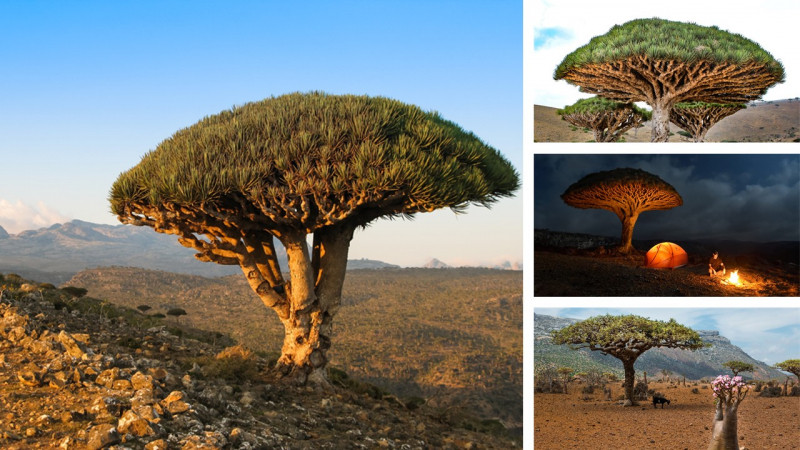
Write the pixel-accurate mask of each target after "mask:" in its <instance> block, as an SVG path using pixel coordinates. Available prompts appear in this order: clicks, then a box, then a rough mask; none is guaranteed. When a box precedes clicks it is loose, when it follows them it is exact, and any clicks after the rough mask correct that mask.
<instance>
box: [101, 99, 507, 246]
mask: <svg viewBox="0 0 800 450" xmlns="http://www.w3.org/2000/svg"><path fill="white" fill-rule="evenodd" d="M517 187H518V175H517V174H516V172H515V170H514V169H513V167H512V166H511V165H510V163H509V162H508V161H507V160H505V159H504V158H503V157H502V156H501V155H500V153H499V152H498V151H497V150H495V149H493V148H491V147H489V146H488V145H486V144H485V143H483V142H482V141H481V140H480V139H478V138H477V137H476V136H474V135H473V134H472V133H469V132H466V131H464V130H462V129H461V128H460V127H459V126H458V125H456V124H454V123H453V122H449V121H447V120H445V119H443V118H441V117H440V116H439V115H438V114H436V113H430V112H424V111H422V110H421V109H419V108H418V107H416V106H411V105H406V104H403V103H401V102H398V101H395V100H391V99H387V98H381V97H375V98H372V97H366V96H350V95H344V96H334V95H327V94H323V93H317V92H315V93H310V94H300V93H296V94H289V95H284V96H280V97H275V98H269V99H266V100H263V101H260V102H254V103H248V104H246V105H244V106H241V107H237V108H234V109H232V110H229V111H223V112H221V113H220V114H217V115H214V116H210V117H206V118H205V119H203V120H201V121H200V122H198V123H197V124H195V125H193V126H191V127H188V128H186V129H183V130H180V131H178V132H177V133H175V135H174V136H172V137H171V138H169V139H167V140H165V141H164V142H162V143H161V144H160V145H159V146H158V147H157V148H156V149H155V150H154V151H151V152H149V153H148V154H146V155H145V156H144V158H143V159H142V161H141V162H140V163H139V164H138V165H137V166H135V167H134V168H132V169H131V170H129V171H127V172H125V173H123V174H121V175H120V177H119V178H118V180H117V181H116V182H115V183H114V185H113V187H112V189H111V195H110V201H111V205H112V211H113V212H114V213H116V214H117V215H120V216H124V215H128V214H129V213H133V212H135V211H136V210H137V209H139V208H137V206H141V207H143V208H145V209H146V208H148V207H157V206H160V205H164V204H179V205H192V206H195V207H201V208H203V209H207V208H213V209H236V210H241V211H242V212H244V213H245V214H246V215H248V217H249V218H250V219H251V220H252V221H253V222H255V223H259V225H261V226H264V227H266V228H267V229H270V228H273V227H281V226H289V227H292V228H296V227H301V228H304V229H306V230H307V231H308V232H312V231H313V230H314V229H317V228H319V227H321V226H324V225H327V224H331V223H335V222H338V221H342V220H345V219H347V218H352V217H354V216H356V215H358V214H359V213H362V212H369V211H370V210H376V209H378V208H381V209H383V210H384V212H385V213H386V214H388V215H394V214H406V215H409V214H414V213H416V212H421V211H430V210H433V209H436V208H440V207H451V208H454V209H456V210H460V209H462V208H464V207H466V206H467V205H469V204H470V203H478V204H481V205H488V204H491V203H493V202H495V201H496V200H497V199H499V198H501V197H504V196H510V195H511V194H512V192H513V191H514V190H515V189H516V188H517ZM256 216H263V217H256ZM374 216H375V215H374V214H372V215H370V214H367V215H366V216H364V219H365V220H366V221H367V222H368V221H369V220H372V219H374V218H375V217H374Z"/></svg>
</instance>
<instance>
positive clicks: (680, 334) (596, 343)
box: [552, 315, 706, 356]
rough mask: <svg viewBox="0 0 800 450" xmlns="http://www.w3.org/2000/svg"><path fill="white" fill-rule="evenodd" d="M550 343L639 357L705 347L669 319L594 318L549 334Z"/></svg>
mask: <svg viewBox="0 0 800 450" xmlns="http://www.w3.org/2000/svg"><path fill="white" fill-rule="evenodd" d="M552 336H553V343H554V344H557V345H560V344H568V345H570V346H571V347H572V348H589V349H591V350H596V351H601V352H603V353H607V354H611V355H614V356H618V355H620V354H623V353H627V352H630V353H632V354H641V353H642V352H644V351H646V350H648V349H650V348H653V347H668V348H681V349H689V350H696V349H700V348H703V347H705V346H706V344H705V343H704V342H703V340H702V339H701V338H700V335H699V334H698V333H697V332H696V331H694V330H692V329H691V328H688V327H686V326H684V325H681V324H679V323H677V322H676V321H675V319H670V320H669V322H664V321H660V320H651V319H647V318H644V317H640V316H635V315H625V316H612V315H604V316H595V317H591V318H589V319H586V320H583V321H580V322H577V323H574V324H572V325H569V326H567V327H564V328H562V329H560V330H558V331H555V332H553V333H552Z"/></svg>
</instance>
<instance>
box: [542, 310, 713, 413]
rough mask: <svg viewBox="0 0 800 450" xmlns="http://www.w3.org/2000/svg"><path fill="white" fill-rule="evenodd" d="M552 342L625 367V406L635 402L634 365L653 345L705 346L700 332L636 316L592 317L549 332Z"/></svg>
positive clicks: (673, 346) (667, 346) (683, 347)
mask: <svg viewBox="0 0 800 450" xmlns="http://www.w3.org/2000/svg"><path fill="white" fill-rule="evenodd" d="M552 337H553V343H554V344H556V345H563V344H567V345H569V347H570V348H572V349H573V350H579V349H582V348H588V349H589V350H591V351H599V352H600V353H603V354H605V355H611V356H613V357H615V358H617V359H619V360H620V361H622V365H623V367H624V369H625V398H626V402H625V403H626V406H630V405H635V404H636V402H635V400H634V398H633V387H634V386H633V382H634V380H635V374H636V373H635V371H634V369H633V365H634V363H635V362H636V359H637V358H639V356H641V355H642V354H643V353H644V352H646V351H647V350H650V349H651V348H655V347H666V348H680V349H686V350H697V349H700V348H703V347H706V346H707V344H706V343H704V342H703V340H702V339H701V338H700V335H699V334H698V333H697V332H696V331H694V330H692V329H691V328H688V327H686V326H683V325H681V324H679V323H678V322H676V321H675V319H670V321H669V322H664V321H660V320H650V319H647V318H644V317H640V316H635V315H626V316H612V315H608V314H607V315H604V316H595V317H591V318H589V319H586V320H582V321H580V322H577V323H574V324H572V325H569V326H567V327H564V328H562V329H560V330H558V331H554V332H553V333H552Z"/></svg>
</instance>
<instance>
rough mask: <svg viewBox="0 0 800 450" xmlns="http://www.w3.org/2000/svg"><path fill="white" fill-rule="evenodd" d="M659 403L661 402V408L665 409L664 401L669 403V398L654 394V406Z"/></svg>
mask: <svg viewBox="0 0 800 450" xmlns="http://www.w3.org/2000/svg"><path fill="white" fill-rule="evenodd" d="M659 403H661V409H664V403H666V404H668V405H669V400H667V398H666V397H663V396H661V395H659V394H656V395H653V408H655V407H656V405H657V404H659Z"/></svg>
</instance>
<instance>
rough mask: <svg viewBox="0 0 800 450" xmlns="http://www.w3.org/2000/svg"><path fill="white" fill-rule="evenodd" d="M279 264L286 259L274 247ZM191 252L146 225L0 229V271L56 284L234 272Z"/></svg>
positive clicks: (370, 265)
mask: <svg viewBox="0 0 800 450" xmlns="http://www.w3.org/2000/svg"><path fill="white" fill-rule="evenodd" d="M278 246H279V248H278V253H279V257H278V259H279V262H280V263H281V264H282V265H283V267H286V255H285V252H283V249H282V247H280V244H279V243H278ZM194 254H195V252H194V251H193V250H191V249H188V248H185V247H183V246H181V245H180V244H178V240H177V239H176V238H175V236H170V235H166V234H161V233H155V232H153V230H152V229H150V228H148V227H135V226H130V225H101V224H96V223H90V222H84V221H81V220H73V221H71V222H67V223H64V224H55V225H53V226H51V227H48V228H41V229H38V230H28V231H23V232H21V233H19V234H16V235H9V234H8V233H7V232H6V231H5V230H4V229H3V228H1V227H0V272H2V273H8V272H14V273H18V274H20V275H22V276H24V277H27V278H31V279H35V280H39V281H42V282H50V283H53V284H61V283H63V282H65V281H67V280H69V279H70V278H72V276H74V275H75V274H76V273H78V272H80V271H82V270H84V269H89V268H94V267H100V266H126V267H140V268H144V269H151V270H165V271H170V272H176V273H183V274H191V275H200V276H204V277H217V276H225V275H231V274H238V273H240V272H241V269H239V267H237V266H222V265H219V264H212V263H204V262H201V261H198V260H196V259H195V258H194ZM393 267H398V266H396V265H393V264H387V263H385V262H382V261H375V260H368V259H360V260H351V261H348V269H378V268H393Z"/></svg>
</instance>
